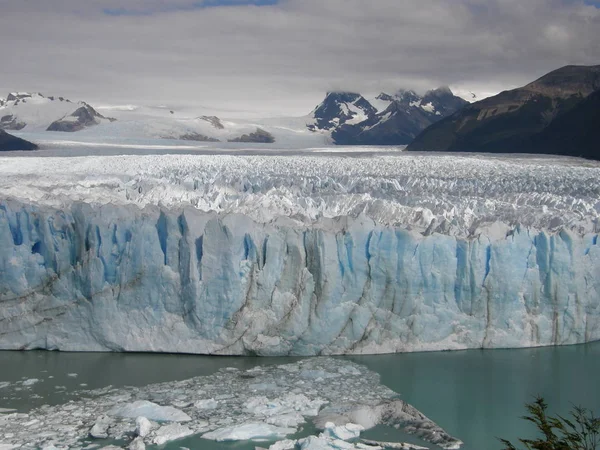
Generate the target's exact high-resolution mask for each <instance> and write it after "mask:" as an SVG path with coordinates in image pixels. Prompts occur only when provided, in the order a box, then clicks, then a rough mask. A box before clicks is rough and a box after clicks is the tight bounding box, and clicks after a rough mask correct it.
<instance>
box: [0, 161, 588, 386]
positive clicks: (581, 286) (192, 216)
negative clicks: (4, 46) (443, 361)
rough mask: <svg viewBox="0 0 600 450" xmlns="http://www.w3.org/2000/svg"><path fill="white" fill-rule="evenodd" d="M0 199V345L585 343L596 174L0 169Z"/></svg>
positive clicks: (298, 347)
mask: <svg viewBox="0 0 600 450" xmlns="http://www.w3.org/2000/svg"><path fill="white" fill-rule="evenodd" d="M0 192H1V193H2V195H1V196H0V253H1V254H0V348H4V349H32V348H46V349H60V350H73V351H76V350H88V351H106V350H114V351H165V352H187V353H203V354H222V355H225V354H228V355H250V354H257V355H317V354H344V353H383V352H399V351H417V350H441V349H463V348H478V347H484V348H495V347H525V346H539V345H553V344H573V343H580V342H587V341H593V340H598V339H600V251H599V249H598V245H597V241H598V226H599V224H598V215H599V214H600V201H599V197H600V166H598V164H596V163H587V162H582V161H579V160H571V159H561V158H526V157H520V158H513V159H507V158H502V157H493V158H491V157H486V158H485V159H484V158H482V157H478V156H476V155H470V156H464V157H461V156H445V155H427V156H422V155H403V154H401V155H398V156H373V157H362V156H361V157H332V156H330V155H323V156H302V157H285V156H269V157H266V156H262V157H261V156H252V157H242V156H231V155H227V156H226V155H220V156H198V155H195V156H191V155H187V156H186V155H163V156H114V157H107V156H90V157H78V158H38V157H32V158H16V157H15V158H13V157H8V158H0ZM317 376H318V375H317Z"/></svg>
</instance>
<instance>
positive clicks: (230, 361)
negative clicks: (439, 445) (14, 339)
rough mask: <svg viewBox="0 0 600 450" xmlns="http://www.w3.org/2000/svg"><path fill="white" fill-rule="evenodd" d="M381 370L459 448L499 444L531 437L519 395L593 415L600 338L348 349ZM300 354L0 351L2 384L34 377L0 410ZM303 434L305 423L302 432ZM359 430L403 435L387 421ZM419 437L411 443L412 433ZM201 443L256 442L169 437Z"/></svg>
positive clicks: (8, 393)
mask: <svg viewBox="0 0 600 450" xmlns="http://www.w3.org/2000/svg"><path fill="white" fill-rule="evenodd" d="M344 358H346V359H348V360H351V361H353V362H356V363H359V364H363V365H366V366H367V367H369V368H370V369H371V370H374V371H376V372H377V373H379V374H380V376H381V381H382V383H383V384H385V385H386V386H388V387H390V388H391V389H393V390H394V391H396V392H398V393H399V394H401V397H402V398H403V399H404V400H406V401H408V402H409V403H411V404H412V405H414V406H415V407H417V408H418V409H419V410H421V411H422V412H423V413H424V414H426V415H427V416H429V417H430V418H431V419H433V420H434V421H435V422H437V423H438V424H439V425H440V426H442V427H443V428H445V429H446V431H448V432H449V433H450V434H452V435H454V436H456V437H458V438H460V439H462V440H463V441H464V442H465V445H464V447H463V448H464V449H465V450H494V449H500V448H501V445H500V444H499V443H497V441H496V439H495V438H496V437H498V436H501V437H504V438H509V439H513V440H514V439H516V438H517V437H525V436H530V435H531V433H533V429H532V428H531V427H530V426H528V425H527V424H526V423H525V422H524V421H523V420H521V419H520V418H519V417H520V416H522V415H523V414H524V413H525V410H524V403H525V402H528V401H531V400H532V399H533V397H534V396H535V395H542V396H544V397H545V398H546V400H547V401H548V403H549V404H550V406H551V410H552V412H559V413H561V414H567V413H568V411H569V410H570V408H571V407H572V405H573V404H575V405H582V406H585V407H588V408H590V409H593V410H594V411H595V412H596V414H598V413H600V383H599V382H598V374H599V373H600V343H591V344H585V345H579V346H568V347H558V348H538V349H525V350H469V351H460V352H440V353H409V354H395V355H376V356H347V357H344ZM297 359H298V358H245V357H244V358H242V357H206V356H190V355H161V354H123V353H102V354H93V353H92V354H91V353H58V352H43V351H32V352H0V386H2V382H10V383H11V384H12V383H14V382H16V381H19V380H23V379H33V378H36V379H38V380H39V381H38V382H37V383H35V384H33V385H32V386H31V388H30V389H21V390H15V389H14V386H11V387H8V388H1V387H0V408H16V409H18V410H20V411H27V410H29V409H31V408H34V407H37V406H41V405H43V404H57V403H64V402H67V401H69V400H72V399H74V398H77V393H76V391H78V390H82V389H95V388H101V387H105V386H108V385H113V386H115V387H122V386H142V385H146V384H149V383H156V382H164V381H170V380H183V379H186V378H190V377H193V376H199V375H208V374H211V373H214V372H215V371H217V370H218V369H220V368H223V367H236V368H239V369H244V370H246V369H249V368H252V367H254V366H256V365H266V364H284V363H288V362H293V361H296V360H297ZM305 431H306V432H308V431H311V430H305ZM364 436H365V437H368V438H371V439H381V440H397V439H406V436H405V435H404V434H403V433H400V432H397V431H396V430H390V429H387V428H384V427H378V428H377V429H374V430H370V431H368V432H367V433H365V434H364ZM413 442H418V441H413ZM180 446H188V447H190V448H202V449H206V450H208V449H236V450H238V449H239V450H241V449H254V446H255V444H248V443H240V444H217V443H212V442H209V441H205V440H201V439H198V438H191V439H188V440H183V441H180V442H177V443H176V444H171V445H170V446H168V447H166V448H173V449H177V448H179V447H180Z"/></svg>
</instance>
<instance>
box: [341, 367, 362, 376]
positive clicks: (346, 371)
mask: <svg viewBox="0 0 600 450" xmlns="http://www.w3.org/2000/svg"><path fill="white" fill-rule="evenodd" d="M338 372H339V373H341V374H342V375H360V370H358V369H357V368H356V367H354V366H344V367H340V368H339V369H338Z"/></svg>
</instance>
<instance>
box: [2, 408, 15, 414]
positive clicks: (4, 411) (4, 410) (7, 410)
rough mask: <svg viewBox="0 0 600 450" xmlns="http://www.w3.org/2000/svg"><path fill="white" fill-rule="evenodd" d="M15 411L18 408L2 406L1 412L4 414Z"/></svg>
mask: <svg viewBox="0 0 600 450" xmlns="http://www.w3.org/2000/svg"><path fill="white" fill-rule="evenodd" d="M15 411H16V409H11V408H0V414H3V413H12V412H15Z"/></svg>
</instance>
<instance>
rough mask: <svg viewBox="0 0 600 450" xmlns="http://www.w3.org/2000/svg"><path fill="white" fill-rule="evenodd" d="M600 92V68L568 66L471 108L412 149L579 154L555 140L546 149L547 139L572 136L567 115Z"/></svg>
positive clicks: (425, 134) (423, 137)
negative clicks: (565, 123) (568, 128)
mask: <svg viewBox="0 0 600 450" xmlns="http://www.w3.org/2000/svg"><path fill="white" fill-rule="evenodd" d="M599 88H600V66H566V67H562V68H560V69H557V70H555V71H553V72H550V73H549V74H547V75H544V76H543V77H541V78H539V79H538V80H536V81H534V82H532V83H530V84H528V85H526V86H524V87H522V88H518V89H513V90H511V91H505V92H501V93H500V94H498V95H496V96H494V97H490V98H487V99H484V100H482V101H479V102H476V103H473V104H471V105H468V106H466V107H465V108H463V109H462V110H460V111H458V112H456V113H455V114H453V115H451V116H450V117H448V118H446V119H444V120H441V121H440V122H438V123H435V124H433V125H431V126H430V127H428V128H427V129H426V130H425V131H424V132H423V133H421V134H420V135H419V136H418V137H417V138H416V139H415V140H414V142H413V143H412V144H410V145H409V146H408V150H413V151H461V152H501V153H558V154H566V155H578V153H577V151H576V150H574V149H573V148H572V147H568V148H564V147H560V146H558V145H556V144H555V143H551V142H550V144H552V145H550V146H549V147H547V148H544V147H545V146H546V145H548V143H549V138H547V137H546V138H544V137H543V135H545V134H546V133H549V134H548V135H552V134H553V135H554V136H556V135H557V134H558V135H560V134H562V133H570V132H569V130H566V129H564V125H563V126H561V125H560V123H561V121H562V120H563V119H561V117H563V115H565V114H568V113H569V112H575V111H576V110H577V108H579V107H581V105H582V104H583V102H584V101H585V99H586V98H587V97H588V96H589V95H590V94H592V93H593V92H594V91H596V90H598V89H599ZM587 108H589V107H587ZM584 109H586V108H585V107H584ZM586 110H587V109H586ZM576 114H581V113H576ZM577 117H579V116H578V115H577ZM559 119H560V120H559ZM571 120H573V119H571ZM586 123H588V122H586ZM588 126H591V125H586V126H585V127H586V129H587V127H588ZM545 130H548V131H545ZM552 130H554V131H552ZM571 135H573V136H575V135H578V134H571Z"/></svg>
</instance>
